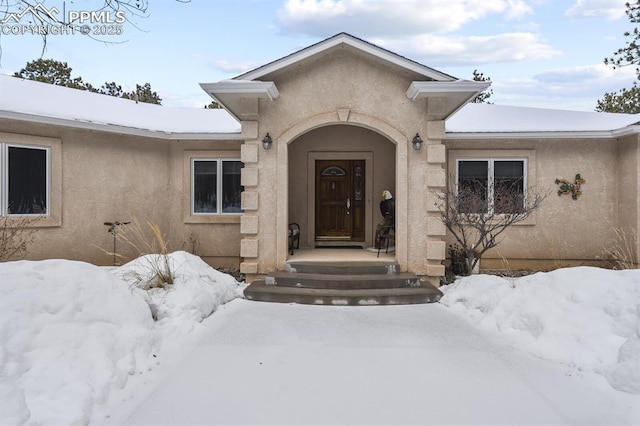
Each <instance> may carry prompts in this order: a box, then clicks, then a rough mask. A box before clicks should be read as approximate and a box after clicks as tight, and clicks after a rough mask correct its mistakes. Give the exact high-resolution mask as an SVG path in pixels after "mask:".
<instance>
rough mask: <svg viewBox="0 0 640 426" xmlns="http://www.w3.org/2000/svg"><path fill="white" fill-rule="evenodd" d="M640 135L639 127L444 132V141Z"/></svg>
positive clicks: (607, 137) (593, 137)
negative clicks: (597, 129) (590, 129)
mask: <svg viewBox="0 0 640 426" xmlns="http://www.w3.org/2000/svg"><path fill="white" fill-rule="evenodd" d="M638 133H640V127H638V126H633V128H632V127H626V128H624V129H617V130H600V131H566V132H557V131H549V132H545V131H539V132H446V133H445V140H474V139H476V140H486V139H503V140H504V139H615V138H617V137H621V136H627V135H631V134H638Z"/></svg>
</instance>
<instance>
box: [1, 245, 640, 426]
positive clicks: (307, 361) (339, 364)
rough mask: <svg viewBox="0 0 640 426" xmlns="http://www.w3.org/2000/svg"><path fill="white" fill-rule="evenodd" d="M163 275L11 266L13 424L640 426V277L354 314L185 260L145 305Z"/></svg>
mask: <svg viewBox="0 0 640 426" xmlns="http://www.w3.org/2000/svg"><path fill="white" fill-rule="evenodd" d="M148 261H149V260H148V259H141V260H138V261H136V262H134V263H132V264H129V265H125V266H124V267H122V268H117V269H114V270H107V269H105V268H100V267H96V266H93V265H89V264H86V263H81V262H72V261H63V260H48V261H41V262H27V261H22V262H9V263H0V424H8V425H22V424H42V425H82V424H105V425H107V424H108V425H111V424H123V423H129V424H137V423H144V422H147V424H150V423H148V422H150V421H151V420H150V419H151V418H152V417H153V415H156V416H160V417H157V418H156V420H158V421H160V422H162V423H164V424H180V423H185V422H186V421H187V420H189V419H191V420H193V422H197V421H199V420H198V419H201V418H202V417H198V416H200V415H205V414H208V413H209V411H208V410H213V409H215V414H216V416H214V417H211V416H207V417H206V419H207V421H210V422H212V423H216V422H218V423H236V424H241V423H245V424H247V423H268V422H269V421H271V422H276V423H289V424H294V423H299V422H298V421H297V420H300V419H303V420H304V419H306V420H307V422H310V421H311V422H316V423H332V422H333V423H335V422H336V419H340V420H342V423H356V422H358V423H361V424H384V423H387V424H388V423H396V424H397V423H414V424H429V423H432V424H435V423H442V422H446V423H466V424H473V423H485V424H486V423H496V422H501V423H503V424H504V423H509V422H511V423H512V422H513V421H514V420H515V419H518V422H519V423H521V424H525V423H530V424H531V423H538V424H541V423H545V422H548V423H549V422H551V423H562V424H603V423H607V424H629V425H631V424H640V271H608V270H602V269H596V268H568V269H562V270H558V271H554V272H551V273H539V274H535V275H531V276H528V277H523V278H518V279H502V278H498V277H493V276H484V275H478V276H472V277H467V278H464V279H460V280H458V281H456V283H454V284H452V285H450V286H447V287H444V288H443V292H444V293H445V296H444V298H443V299H442V300H441V303H440V304H433V305H415V306H399V307H354V308H351V307H314V306H297V305H279V304H267V303H258V302H249V301H244V300H235V301H233V302H232V303H230V304H226V305H225V303H227V302H229V301H231V300H232V299H234V298H236V297H238V296H239V295H240V294H241V291H242V288H243V286H242V285H241V284H239V283H237V282H236V281H235V280H234V279H233V278H232V277H230V276H228V275H225V274H222V273H220V272H218V271H215V270H213V269H212V268H209V267H208V266H207V265H206V264H204V262H202V261H201V260H200V259H199V258H196V257H193V256H191V255H189V254H187V253H184V252H177V253H174V254H172V255H171V262H173V266H174V268H175V270H176V271H177V274H176V275H177V279H176V283H175V285H174V286H173V287H172V288H170V289H169V290H161V289H153V290H151V291H148V292H145V291H142V290H140V289H138V288H136V287H134V286H133V285H132V284H131V282H130V281H131V280H132V279H133V277H136V276H138V275H139V272H140V271H141V270H144V263H142V266H141V262H148ZM141 268H142V269H141ZM132 271H138V274H135V273H132ZM127 280H129V282H127ZM214 311H217V312H215V313H213V312H214ZM212 313H213V315H211V314H212ZM152 316H153V317H155V318H157V320H156V321H154V320H153V319H152ZM385 404H386V405H387V408H388V407H392V408H395V409H396V410H386V411H384V410H381V409H376V407H379V408H383V405H385ZM212 407H213V408H212ZM295 407H301V408H295ZM314 407H315V408H314ZM318 407H319V408H318ZM305 409H306V410H307V411H304V410H305ZM313 410H316V411H313ZM150 413H151V414H150ZM154 413H155V414H154ZM304 415H307V416H312V417H304ZM149 416H151V417H149ZM299 416H303V417H299ZM336 416H337V417H336ZM172 419H173V420H175V421H174V423H172ZM216 419H217V420H216ZM181 420H182V421H181ZM152 423H153V422H152ZM156 423H157V421H156Z"/></svg>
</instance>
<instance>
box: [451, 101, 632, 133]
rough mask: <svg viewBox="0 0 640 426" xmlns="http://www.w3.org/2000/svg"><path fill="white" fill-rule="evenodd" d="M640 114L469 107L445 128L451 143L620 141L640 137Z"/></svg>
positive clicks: (463, 109)
mask: <svg viewBox="0 0 640 426" xmlns="http://www.w3.org/2000/svg"><path fill="white" fill-rule="evenodd" d="M639 122H640V114H613V113H603V112H589V111H566V110H558V109H543V108H530V107H516V106H504V105H493V104H481V103H479V104H474V103H471V104H467V105H465V106H464V107H463V108H461V109H460V110H459V111H458V112H457V113H456V114H454V115H453V116H451V117H450V118H449V119H448V120H447V122H446V126H445V130H446V134H447V138H448V139H457V138H466V139H475V138H487V137H491V138H506V137H508V138H531V137H545V138H550V137H579V136H585V137H616V136H622V135H624V134H627V133H638V132H639V131H640V128H637V127H636V125H637V124H638V123H639Z"/></svg>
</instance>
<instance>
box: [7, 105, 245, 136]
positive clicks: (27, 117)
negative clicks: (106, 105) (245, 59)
mask: <svg viewBox="0 0 640 426" xmlns="http://www.w3.org/2000/svg"><path fill="white" fill-rule="evenodd" d="M0 118H5V119H9V120H18V121H24V122H28V123H37V124H51V125H56V126H63V127H69V128H74V129H81V130H95V131H100V132H106V133H117V134H121V135H131V136H142V137H149V138H154V139H164V140H187V139H188V140H242V135H241V133H240V132H233V133H222V132H216V133H209V132H167V131H160V130H151V129H143V128H138V127H128V126H121V125H117V124H109V123H96V122H90V121H80V120H72V119H64V118H58V117H47V116H40V115H33V114H25V113H20V112H14V111H1V110H0Z"/></svg>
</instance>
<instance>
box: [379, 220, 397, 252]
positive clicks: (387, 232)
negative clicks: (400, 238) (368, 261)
mask: <svg viewBox="0 0 640 426" xmlns="http://www.w3.org/2000/svg"><path fill="white" fill-rule="evenodd" d="M391 231H393V234H391ZM395 234H396V227H395V225H387V226H383V227H382V228H380V243H379V245H378V256H377V257H380V250H381V249H382V246H384V247H385V251H384V252H385V254H386V253H389V240H391V239H394V240H395V238H396V235H395Z"/></svg>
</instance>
